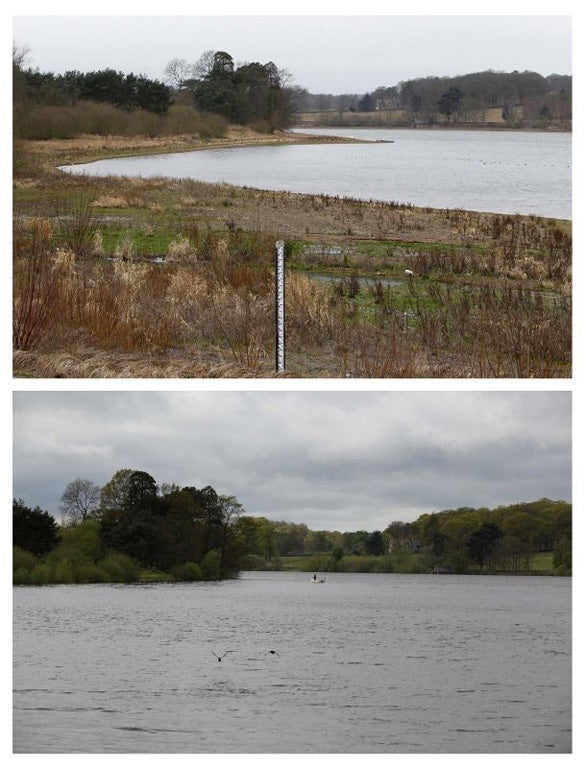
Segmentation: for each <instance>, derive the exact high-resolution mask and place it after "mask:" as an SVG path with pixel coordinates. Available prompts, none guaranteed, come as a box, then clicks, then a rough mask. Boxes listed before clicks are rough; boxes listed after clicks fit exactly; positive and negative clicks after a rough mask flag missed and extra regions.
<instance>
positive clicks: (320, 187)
mask: <svg viewBox="0 0 586 768" xmlns="http://www.w3.org/2000/svg"><path fill="white" fill-rule="evenodd" d="M305 132H307V133H309V132H313V133H330V134H338V135H351V136H357V137H359V138H368V139H370V140H371V142H370V143H368V144H365V143H360V144H323V145H286V146H280V147H279V146H269V147H267V146H264V147H262V146H261V147H244V148H230V149H218V150H206V151H200V152H183V153H181V152H180V153H174V154H169V155H158V156H148V157H134V158H133V157H130V158H113V159H111V160H100V161H97V162H93V163H86V164H83V165H76V166H65V169H66V170H68V171H69V172H72V173H88V174H92V175H98V176H107V175H123V176H144V177H153V176H164V177H171V178H194V179H198V180H200V181H208V182H214V183H219V182H226V183H230V184H236V185H240V186H249V187H257V188H262V189H273V190H289V191H292V192H305V193H321V194H328V195H339V196H343V197H355V198H358V199H363V200H370V199H372V200H385V201H388V202H392V201H394V202H399V203H411V204H413V205H417V206H428V207H432V208H464V209H468V210H476V211H491V212H497V213H511V214H515V213H520V214H535V215H538V216H550V217H553V218H565V219H570V218H571V217H572V203H571V200H572V169H571V135H570V134H567V133H524V132H522V131H517V132H514V131H502V132H500V131H499V132H491V131H453V132H452V131H441V130H419V129H418V130H392V131H391V130H364V129H362V130H360V129H352V130H344V129H319V130H317V129H316V130H314V131H310V130H307V131H305ZM385 139H386V140H389V139H390V140H392V143H380V142H381V140H385Z"/></svg>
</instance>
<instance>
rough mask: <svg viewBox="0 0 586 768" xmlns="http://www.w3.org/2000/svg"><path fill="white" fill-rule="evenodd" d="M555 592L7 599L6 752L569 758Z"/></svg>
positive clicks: (366, 588) (67, 591)
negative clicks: (9, 687) (10, 694)
mask: <svg viewBox="0 0 586 768" xmlns="http://www.w3.org/2000/svg"><path fill="white" fill-rule="evenodd" d="M570 585H571V581H570V579H564V578H557V579H554V578H541V577H518V578H508V577H474V576H468V577H460V576H411V575H394V574H388V575H387V574H376V575H375V574H372V575H370V574H355V575H354V574H329V575H328V577H327V581H326V583H325V584H318V585H314V584H311V583H309V581H308V577H307V574H289V573H260V572H257V573H245V574H243V576H242V578H241V579H239V580H237V581H229V582H220V583H194V584H176V585H171V584H169V585H153V586H138V585H136V586H106V585H90V586H81V585H72V586H55V587H17V588H15V589H14V688H15V692H14V751H15V752H36V753H47V752H53V753H58V752H123V753H130V752H155V753H160V752H168V753H193V752H195V753H197V752H201V753H219V752H225V753H279V752H312V753H316V752H317V753H319V752H324V753H337V752H354V753H375V752H381V753H384V752H399V753H401V752H404V753H445V752H503V753H512V752H514V753H523V752H534V753H542V752H543V753H547V752H555V753H562V752H569V751H570V750H571V649H570V636H571V616H570V602H571V600H570V589H571V587H570ZM227 650H230V651H232V653H230V654H228V655H226V657H225V658H224V659H223V661H222V662H218V661H217V660H216V658H215V657H214V655H213V653H212V652H216V653H218V654H222V653H223V652H224V651H227ZM269 650H276V651H277V652H278V654H272V655H271V654H269V653H268V651H269Z"/></svg>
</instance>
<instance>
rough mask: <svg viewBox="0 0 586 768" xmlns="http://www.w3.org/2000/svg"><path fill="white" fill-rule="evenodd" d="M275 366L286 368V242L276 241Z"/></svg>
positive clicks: (277, 368)
mask: <svg viewBox="0 0 586 768" xmlns="http://www.w3.org/2000/svg"><path fill="white" fill-rule="evenodd" d="M275 368H276V370H277V371H284V370H285V243H284V242H283V241H282V240H277V242H276V243H275Z"/></svg>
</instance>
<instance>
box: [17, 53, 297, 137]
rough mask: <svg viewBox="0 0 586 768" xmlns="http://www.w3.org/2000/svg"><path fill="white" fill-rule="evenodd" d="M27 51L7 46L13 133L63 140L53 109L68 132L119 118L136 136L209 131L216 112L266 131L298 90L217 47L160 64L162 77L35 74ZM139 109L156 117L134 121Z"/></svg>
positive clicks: (108, 127)
mask: <svg viewBox="0 0 586 768" xmlns="http://www.w3.org/2000/svg"><path fill="white" fill-rule="evenodd" d="M27 55H28V50H27V49H22V48H21V49H18V48H13V125H14V134H15V137H16V138H17V139H18V138H29V139H31V138H32V139H37V138H64V137H65V138H69V137H70V135H67V136H62V135H61V134H60V133H56V131H60V132H63V130H66V129H65V128H64V126H63V122H64V121H63V120H61V121H59V119H58V117H59V115H60V114H62V115H63V116H64V117H65V118H66V120H67V121H68V122H69V123H70V124H71V127H70V133H71V131H72V130H73V129H75V127H76V124H77V125H79V128H78V129H77V130H78V133H79V132H85V133H97V134H98V135H102V134H106V133H115V132H117V131H120V132H122V133H123V134H126V133H128V130H127V128H126V123H128V124H129V126H130V129H129V130H133V131H134V132H135V133H137V134H138V133H143V132H145V133H147V134H148V135H160V134H161V133H165V132H169V129H171V131H172V132H176V133H179V132H187V133H189V132H193V133H198V132H199V131H200V129H202V128H203V130H204V131H205V130H209V129H207V125H206V121H207V122H210V123H211V124H212V125H214V126H215V125H216V123H217V118H220V119H221V120H223V121H226V122H227V123H231V124H237V125H250V126H252V127H253V128H255V129H256V130H259V131H262V132H272V131H274V130H276V129H280V128H285V127H287V126H288V125H289V124H290V122H291V118H292V115H293V112H294V111H295V104H296V100H297V98H298V96H299V95H300V93H301V89H298V88H296V87H294V86H292V85H290V84H289V75H288V73H287V72H286V71H284V70H280V69H278V67H277V66H276V64H274V63H273V62H267V63H265V64H261V63H259V62H250V63H244V64H240V65H236V64H235V63H234V60H233V59H232V57H231V56H230V54H229V53H227V52H225V51H206V52H205V53H204V54H203V55H202V56H201V57H200V59H199V60H198V61H197V62H196V63H195V64H189V63H188V62H186V61H185V60H183V59H174V60H173V61H171V62H169V64H168V65H167V67H166V70H165V76H166V81H167V82H162V81H160V80H153V79H150V78H147V77H146V76H145V75H142V74H140V75H136V74H134V73H130V74H125V73H123V72H120V71H116V70H114V69H110V68H106V69H103V70H98V71H92V72H85V73H83V72H80V71H77V70H72V71H68V72H65V73H64V74H54V73H52V72H41V71H39V70H38V69H33V68H31V67H26V57H27ZM99 106H100V107H102V109H101V111H99V110H98V107H99ZM105 107H110V108H112V109H113V110H115V111H116V113H119V114H120V113H121V114H122V115H124V116H125V117H124V119H122V118H121V117H117V116H116V114H114V113H108V112H107V111H105V109H104V108H105ZM80 113H81V114H80ZM141 113H142V114H145V115H151V116H152V117H153V118H154V117H156V118H158V120H154V119H151V120H147V119H144V120H142V121H140V120H138V119H136V115H137V114H141ZM189 113H191V120H190V119H189ZM178 114H179V115H180V118H178ZM83 116H85V120H84V119H82V117H83ZM133 118H134V119H133ZM170 118H172V119H170ZM214 118H215V120H214ZM74 135H77V134H74Z"/></svg>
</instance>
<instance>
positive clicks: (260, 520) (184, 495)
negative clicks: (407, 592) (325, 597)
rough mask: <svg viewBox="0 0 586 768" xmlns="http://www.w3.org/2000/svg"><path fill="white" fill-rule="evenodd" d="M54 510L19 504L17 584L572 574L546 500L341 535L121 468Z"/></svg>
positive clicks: (561, 522)
mask: <svg viewBox="0 0 586 768" xmlns="http://www.w3.org/2000/svg"><path fill="white" fill-rule="evenodd" d="M61 512H62V520H61V523H60V524H58V523H57V521H56V520H55V518H53V517H52V516H51V515H49V514H48V513H47V512H45V511H43V510H41V509H39V508H38V507H36V508H34V509H31V508H30V507H27V506H26V504H25V503H24V502H23V501H22V500H15V501H14V503H13V540H14V546H15V554H14V580H15V583H24V584H27V583H30V584H43V583H59V582H94V581H95V582H100V581H102V582H116V581H135V580H137V579H139V578H142V579H144V578H159V577H160V578H172V579H177V580H199V579H220V578H227V577H233V576H236V575H237V574H238V572H239V571H240V570H243V569H259V570H260V569H278V568H280V567H285V566H284V561H285V560H286V559H287V558H289V559H295V558H299V561H298V562H297V567H299V568H301V569H304V570H322V571H323V570H329V571H341V570H350V571H369V570H375V571H386V572H393V571H402V572H422V573H429V572H430V571H432V570H433V569H435V568H437V567H439V566H441V568H443V569H446V570H449V571H452V572H455V573H467V572H495V571H496V572H499V571H500V572H508V573H511V572H513V573H514V572H520V571H527V570H529V561H530V559H531V558H532V557H533V556H535V555H536V554H538V553H544V552H547V553H550V554H551V555H552V563H553V568H554V572H555V573H557V574H559V575H569V574H571V568H572V508H571V505H570V504H569V503H567V502H565V501H551V500H550V499H540V500H538V501H535V502H530V503H522V504H513V505H509V506H501V507H497V508H495V509H488V508H476V509H475V508H470V507H462V508H458V509H454V510H444V511H442V512H437V513H431V514H424V515H421V516H420V517H419V518H417V520H415V521H413V522H403V521H394V522H392V523H391V524H390V525H389V526H387V528H385V529H384V530H383V531H379V530H375V531H366V530H358V531H348V532H344V533H342V532H339V531H326V530H311V529H309V528H308V526H307V525H305V524H302V523H289V522H284V521H274V520H269V519H267V518H265V517H255V516H249V515H245V514H243V510H242V506H241V505H240V503H239V502H238V501H237V500H236V498H235V497H233V496H222V495H218V494H217V493H216V491H214V489H213V488H211V487H209V486H207V487H205V488H201V489H197V488H195V487H182V488H180V487H179V486H176V485H172V484H171V485H165V484H163V485H162V486H157V484H156V482H155V480H154V478H152V477H151V476H150V475H149V474H148V473H146V472H142V471H135V470H129V469H122V470H119V471H118V472H116V473H115V474H114V476H113V477H112V479H111V480H110V481H109V482H108V483H106V485H105V486H103V487H102V488H100V487H99V486H97V485H95V484H94V483H93V482H92V481H91V480H86V479H82V478H77V479H76V480H74V481H72V482H71V483H69V484H68V486H67V487H66V489H65V491H64V492H63V496H62V507H61ZM157 574H160V576H157Z"/></svg>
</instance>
